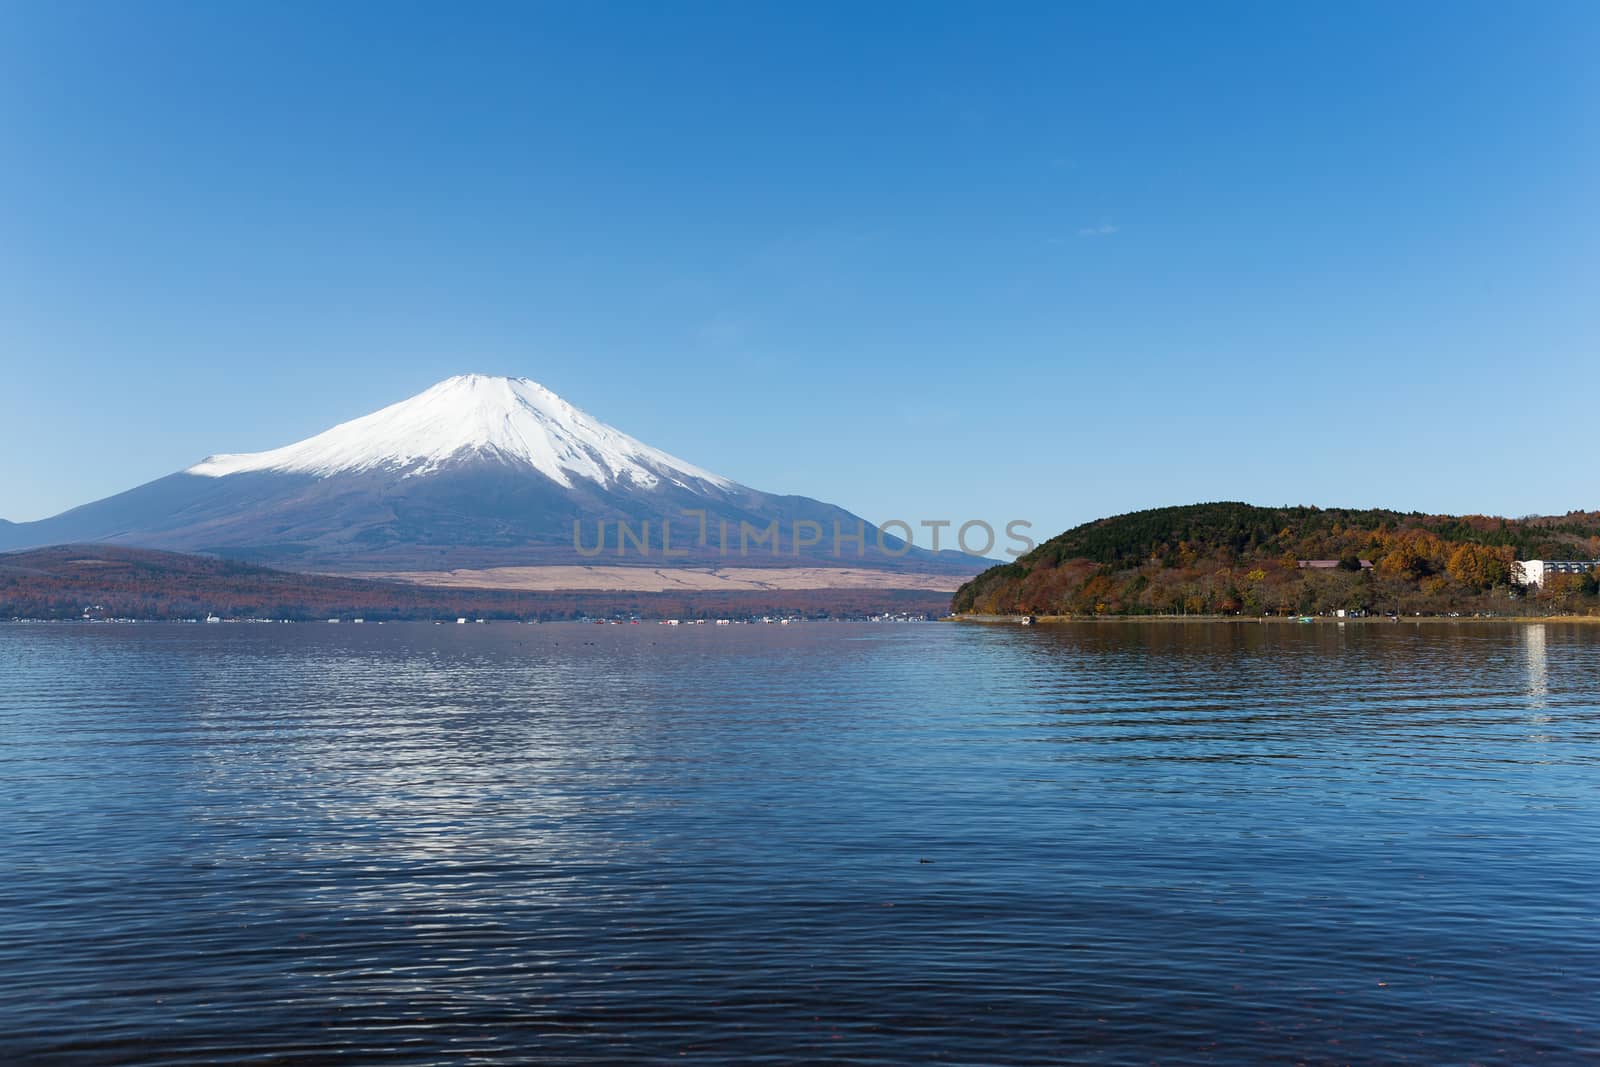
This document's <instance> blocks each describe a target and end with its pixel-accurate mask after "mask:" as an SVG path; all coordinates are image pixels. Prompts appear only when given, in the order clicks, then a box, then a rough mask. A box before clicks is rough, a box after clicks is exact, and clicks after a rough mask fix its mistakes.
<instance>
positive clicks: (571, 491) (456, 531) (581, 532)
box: [0, 375, 977, 574]
mask: <svg viewBox="0 0 1600 1067" xmlns="http://www.w3.org/2000/svg"><path fill="white" fill-rule="evenodd" d="M619 523H624V524H626V525H627V528H628V530H629V532H630V533H631V534H632V535H633V541H631V542H629V543H628V544H627V545H626V547H623V546H621V545H620V544H619V542H621V537H620V533H619V530H618V525H617V524H619ZM575 524H578V525H577V526H576V528H575ZM836 525H837V529H838V530H839V531H840V532H841V533H842V534H843V535H844V536H845V537H849V536H851V535H854V534H856V533H858V532H859V533H860V534H862V535H863V536H862V542H863V543H862V544H861V545H860V547H859V548H858V546H857V544H856V542H854V541H846V540H841V542H840V543H839V545H838V548H839V552H838V554H835V551H834V549H835V543H834V539H833V533H834V530H835V528H836ZM603 530H604V531H608V534H607V536H605V538H604V540H601V536H602V532H603ZM774 531H775V533H774ZM742 534H743V535H744V536H741V535H742ZM702 535H703V536H702ZM813 536H815V537H816V538H817V541H818V543H817V544H805V543H804V542H805V541H807V540H810V539H811V538H812V537H813ZM669 539H670V543H669ZM74 542H77V543H81V542H109V543H114V544H123V545H134V546H140V547H145V548H156V549H167V550H173V551H183V552H207V553H214V554H217V555H223V556H228V557H231V558H236V559H246V560H254V561H258V562H272V563H275V564H277V565H280V566H292V567H302V568H315V569H323V570H362V571H386V570H407V571H415V570H433V569H438V570H443V569H450V568H463V567H489V566H515V565H530V564H547V565H548V564H565V563H593V562H595V561H596V558H597V557H598V556H604V558H605V560H606V561H607V562H610V563H643V564H650V565H656V566H659V565H661V564H662V563H663V562H668V563H669V564H670V565H684V564H693V563H701V564H703V563H729V562H732V561H735V560H736V561H738V562H739V563H740V564H742V565H747V566H748V565H754V566H762V565H782V564H784V563H793V562H794V561H795V560H796V559H803V560H806V561H808V562H812V563H818V562H821V563H828V562H832V563H835V564H838V565H847V566H877V567H886V568H891V569H902V570H904V569H915V570H924V571H926V570H930V569H931V570H936V571H942V572H947V573H968V574H969V573H972V572H973V571H975V570H976V569H977V565H976V561H974V560H972V559H971V558H970V557H966V556H964V555H961V554H959V553H948V552H947V553H941V554H939V555H937V556H936V555H934V554H932V553H928V552H925V551H922V550H920V549H916V548H911V547H909V546H905V545H904V544H903V543H902V542H900V541H898V540H897V539H895V538H893V537H889V536H885V537H883V538H882V539H881V542H880V538H879V533H878V531H877V529H876V528H875V527H874V526H872V525H871V524H868V523H866V522H864V520H862V519H860V518H859V517H858V516H855V515H852V514H851V513H849V512H848V511H845V510H844V509H842V508H839V507H836V506H834V505H831V504H827V503H824V502H822V501H818V500H814V499H811V498H809V497H800V496H780V495H775V494H770V493H764V492H761V491H759V490H756V489H752V488H750V487H748V486H743V485H740V484H738V483H737V482H734V481H732V480H730V479H727V478H723V477H721V476H719V475H716V474H712V473H711V472H709V471H706V470H704V469H702V468H700V467H697V466H695V465H693V464H690V463H688V462H685V461H684V460H680V459H678V458H676V457H674V456H671V455H668V454H667V453H665V452H662V451H660V450H658V449H655V448H652V447H650V446H649V445H646V444H644V443H643V442H642V441H639V440H637V439H636V438H633V437H630V436H629V435H627V434H625V433H623V432H622V431H620V430H618V429H616V428H614V427H611V426H608V425H606V424H605V423H603V422H601V421H600V420H598V419H596V418H594V417H593V416H591V415H588V414H586V413H585V412H582V411H580V410H578V409H577V408H575V407H573V406H572V405H570V404H568V403H567V402H565V401H564V400H562V399H561V398H560V397H558V396H556V395H555V394H554V393H551V392H550V391H549V390H547V389H545V388H543V387H542V386H540V385H538V384H537V383H534V382H531V381H529V380H527V379H525V378H519V379H509V378H493V377H486V376H483V375H463V376H460V377H456V378H451V379H448V380H446V381H444V382H441V383H439V384H438V385H436V386H434V387H432V388H430V389H428V390H426V391H424V392H423V393H420V394H418V395H417V396H414V397H412V398H410V399H408V400H404V401H401V402H400V403H398V404H393V405H390V406H389V407H386V408H383V409H382V410H380V411H376V412H373V413H372V414H370V415H366V416H363V417H361V418H358V419H354V420H351V421H349V422H346V423H342V424H341V425H339V426H335V427H333V428H332V429H330V430H327V431H325V432H323V433H320V434H317V435H315V436H313V437H310V438H307V439H306V440H304V441H300V442H298V443H295V444H292V445H288V446H286V447H283V448H278V449H273V450H271V451H267V452H258V453H248V454H222V455H214V456H210V457H208V458H206V459H204V460H202V461H201V462H199V463H197V464H195V465H194V466H192V467H190V468H188V469H187V470H184V471H180V472H178V473H176V474H171V475H168V476H167V477H165V478H161V479H158V480H156V481H154V482H150V483H148V484H146V485H143V486H139V487H138V488H135V489H131V490H128V491H127V492H124V493H120V494H117V495H116V496H112V497H108V498H106V499H104V500H99V501H96V502H94V503H91V504H86V505H83V506H82V507H78V508H74V509H72V510H70V511H67V512H64V513H62V514H60V515H57V516H55V517H53V518H49V519H44V520H41V521H39V522H32V523H20V524H13V525H9V526H8V527H3V528H0V548H26V547H33V546H39V545H49V544H65V543H74ZM597 548H598V549H599V551H596V549H597ZM669 549H670V555H668V554H667V553H668V550H669Z"/></svg>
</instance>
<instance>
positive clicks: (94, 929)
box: [0, 623, 1600, 1064]
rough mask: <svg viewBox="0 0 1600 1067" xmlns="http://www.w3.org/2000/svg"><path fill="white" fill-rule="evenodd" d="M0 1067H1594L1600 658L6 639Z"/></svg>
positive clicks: (1196, 634)
mask: <svg viewBox="0 0 1600 1067" xmlns="http://www.w3.org/2000/svg"><path fill="white" fill-rule="evenodd" d="M0 846H3V857H4V859H3V867H0V1059H4V1060H5V1061H6V1062H8V1063H32V1062H38V1063H72V1064H78V1063H84V1064H100V1063H162V1064H176V1063H196V1064H199V1063H225V1062H239V1063H243V1062H249V1063H317V1062H333V1061H337V1062H340V1063H347V1064H348V1063H377V1062H383V1063H405V1064H431V1063H439V1064H444V1063H468V1062H471V1063H529V1062H531V1063H639V1062H665V1061H668V1060H670V1061H672V1062H702V1063H704V1062H716V1063H729V1064H734V1063H737V1064H749V1063H763V1062H765V1063H793V1062H797V1061H802V1062H803V1061H818V1060H832V1061H844V1062H852V1063H867V1064H917V1063H927V1062H952V1063H967V1064H1021V1063H1050V1062H1063V1061H1071V1062H1075V1063H1094V1064H1145V1063H1161V1064H1173V1063H1197V1064H1202V1063H1244V1062H1275V1063H1297V1062H1298V1063H1310V1064H1323V1063H1326V1064H1336V1063H1350V1062H1366V1063H1372V1062H1383V1063H1417V1064H1441V1063H1505V1064H1529V1063H1534V1062H1543V1063H1580V1062H1593V1061H1595V1060H1596V1059H1597V1058H1600V890H1597V888H1596V887H1597V882H1600V627H1596V628H1593V629H1591V628H1586V627H1581V626H1571V625H1567V626H1563V625H1553V624H1552V625H1542V626H1514V625H1494V624H1473V625H1449V624H1442V623H1441V624H1431V625H1428V624H1411V623H1402V624H1378V623H1369V624H1350V625H1348V626H1344V625H1335V624H1332V623H1327V624H1318V625H1302V626H1296V625H1293V624H1287V625H1262V624H1238V625H1228V624H1216V623H1193V624H1182V623H1167V624H1143V625H1140V624H1117V623H1105V624H1084V625H1069V626H1039V627H1033V628H1023V627H1014V626H979V625H961V624H923V625H871V624H825V623H815V624H803V625H794V626H786V627H779V626H736V627H713V626H697V627H687V626H681V627H665V626H656V625H640V626H583V625H577V624H571V625H544V626H519V625H513V624H491V625H486V626H461V627H457V626H432V625H422V624H417V625H410V624H408V625H394V624H391V625H388V626H383V627H379V626H374V625H371V624H368V625H365V626H353V625H350V624H348V623H347V624H343V625H339V626H332V625H327V624H305V625H212V626H205V625H181V624H151V623H144V624H137V625H87V624H83V625H78V624H53V625H52V624H5V625H0Z"/></svg>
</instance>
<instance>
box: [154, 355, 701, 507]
mask: <svg viewBox="0 0 1600 1067" xmlns="http://www.w3.org/2000/svg"><path fill="white" fill-rule="evenodd" d="M474 458H476V459H487V460H494V461H498V462H503V463H507V464H522V465H526V466H527V467H530V468H532V469H533V470H535V471H537V472H538V473H540V474H542V475H544V476H545V477H546V478H549V479H550V480H551V481H553V482H555V483H556V484H557V485H560V486H563V487H565V488H569V489H570V488H572V485H573V479H574V478H578V479H583V480H586V481H590V482H594V483H595V484H596V485H600V486H603V487H604V486H616V485H622V484H629V485H633V486H638V487H640V488H645V489H651V488H654V487H655V486H656V485H657V484H658V483H659V482H660V481H661V479H663V478H665V479H666V480H668V481H669V482H672V483H674V484H676V485H679V486H682V487H684V488H691V487H692V486H694V485H696V484H709V485H711V486H714V487H716V488H718V489H730V488H732V487H733V483H732V482H731V481H729V480H728V479H726V478H721V477H718V476H717V475H715V474H712V473H710V472H709V471H704V470H701V469H700V468H699V467H696V466H693V465H691V464H688V463H685V462H684V461H683V460H681V459H677V458H675V457H673V456H669V455H667V454H666V453H665V452H661V451H658V450H657V449H654V448H651V447H650V446H649V445H647V444H645V443H644V442H643V441H639V440H636V439H635V438H632V437H629V436H628V435H627V434H625V433H623V432H622V431H621V430H618V429H616V428H614V427H611V426H607V425H606V424H605V423H603V422H601V421H600V420H599V419H596V418H595V417H593V416H592V415H589V414H587V413H585V412H582V411H579V410H578V409H577V408H575V407H573V406H572V405H571V404H569V403H567V402H566V401H565V400H562V399H561V398H560V397H559V396H557V395H556V394H554V393H552V392H551V391H550V390H548V389H546V388H545V387H544V386H542V385H540V384H539V383H538V382H535V381H531V380H529V379H527V378H494V377H489V376H488V375H483V374H462V375H458V376H456V377H454V378H447V379H445V380H444V381H442V382H440V383H439V384H438V385H435V386H434V387H433V388H431V389H428V390H426V391H425V392H422V393H419V394H417V395H416V396H414V397H412V398H410V399H409V400H402V401H401V402H400V403H398V404H391V405H390V406H388V407H386V408H383V409H382V410H380V411H374V412H373V413H372V414H370V415H363V416H362V417H361V418H359V419H352V420H351V421H349V422H346V423H341V424H340V425H338V426H335V427H334V428H333V429H331V430H328V431H326V432H324V433H319V434H317V435H316V436H315V437H308V438H307V439H306V440H304V441H301V442H299V443H297V444H292V445H289V446H287V447H285V448H277V449H273V450H272V451H270V452H252V453H244V454H239V455H221V456H209V457H207V458H206V459H204V460H202V461H200V462H199V463H196V464H195V465H194V466H192V467H190V468H189V469H188V471H187V472H186V473H189V474H199V475H203V476H205V477H208V478H222V477H226V476H228V475H230V474H243V473H245V472H248V471H279V472H283V473H290V474H314V475H316V476H318V477H323V478H325V477H328V476H330V475H335V474H359V473H364V472H367V471H392V472H398V473H401V474H403V475H404V476H406V477H416V476H425V475H428V474H432V473H434V472H435V471H438V470H440V469H441V468H443V467H446V466H448V465H450V464H452V463H459V462H461V461H463V460H466V459H474Z"/></svg>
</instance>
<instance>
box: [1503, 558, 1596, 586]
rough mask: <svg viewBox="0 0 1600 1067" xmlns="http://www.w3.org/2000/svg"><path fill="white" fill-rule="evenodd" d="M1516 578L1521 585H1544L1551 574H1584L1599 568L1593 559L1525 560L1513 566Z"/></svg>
mask: <svg viewBox="0 0 1600 1067" xmlns="http://www.w3.org/2000/svg"><path fill="white" fill-rule="evenodd" d="M1515 566H1516V568H1517V578H1518V580H1519V581H1521V582H1522V584H1523V585H1538V586H1542V585H1544V582H1545V578H1546V576H1547V575H1551V574H1585V573H1587V572H1588V571H1590V570H1593V569H1594V568H1596V567H1600V560H1595V559H1525V560H1520V561H1518V562H1517V563H1516V564H1515Z"/></svg>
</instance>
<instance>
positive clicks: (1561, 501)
mask: <svg viewBox="0 0 1600 1067" xmlns="http://www.w3.org/2000/svg"><path fill="white" fill-rule="evenodd" d="M1597 56H1600V4H1596V3H1592V2H1579V3H1568V4H1561V3H1538V4H1527V5H1518V4H1510V3H1496V4H1469V3H1443V2H1439V3H1408V4H1394V3H1379V4H1359V3H1356V4H1343V3H1341V4H1322V5H1309V4H1278V3H1261V4H1250V5H1240V6H1234V5H1227V4H1195V3H1184V4H1154V3H1148V4H1122V3H1108V4H1104V5H1080V4H1056V3H1052V4H1042V5H1037V6H1033V5H1020V4H1012V5H986V4H976V3H974V4H969V5H923V4H908V3H893V4H879V5H863V4H859V3H818V2H814V0H807V2H805V3H791V4H786V5H777V4H766V3H729V4H721V5H698V4H678V3H672V4H659V3H630V4H602V3H578V2H567V3H550V4H532V3H508V4H504V5H493V4H487V3H476V4H471V5H450V4H444V3H432V4H400V3H392V2H383V3H370V4H362V3H353V2H346V3H337V4H327V3H314V4H294V3H280V2H273V3H265V2H262V3H254V4H245V3H237V2H221V3H215V4H202V3H193V2H183V3H174V4H161V3H150V2H141V3H138V4H132V3H114V2H109V0H107V2H100V3H81V2H71V0H65V2H63V0H37V2H32V3H17V2H15V0H13V2H11V3H6V4H4V5H3V6H0V516H3V517H5V518H9V519H13V520H24V519H33V518H40V517H43V516H45V515H49V514H52V513H54V512H56V511H59V510H61V509H63V508H66V507H69V506H72V505H75V504H79V503H83V502H86V501H88V500H91V499H95V498H98V497H100V496H104V495H107V494H109V493H112V492H116V491H119V490H122V489H125V488H129V487H131V486H133V485H135V484H138V483H141V482H144V481H148V480H150V479H152V478H156V477H159V476H161V475H163V474H166V473H169V472H171V471H173V470H176V469H179V468H181V467H184V466H187V465H189V464H191V463H193V462H195V461H197V460H198V459H200V458H201V457H202V456H205V455H206V454H208V453H212V452H223V451H247V450H249V451H253V450H258V449H263V448H268V447H274V446H278V445H282V444H286V443H288V442H290V441H293V440H297V439H299V438H302V437H305V436H307V435H309V434H311V433H314V432H317V431H319V430H322V429H324V428H326V427H328V426H330V425H332V424H333V423H335V422H339V421H342V420H344V419H347V418H351V417H354V416H356V415H360V414H364V413H366V412H367V411H370V410H372V409H374V408H377V407H379V406H381V405H383V404H386V403H390V402H393V401H395V400H399V399H402V398H404V397H406V396H409V395H411V394H413V393H415V392H417V391H419V390H421V389H423V388H425V387H426V386H428V385H429V384H431V383H433V382H434V381H436V380H438V379H440V378H443V377H446V376H448V375H451V374H455V373H460V372H466V371H481V372H485V373H496V374H516V375H527V376H529V377H532V378H534V379H537V380H538V381H540V382H543V383H544V384H545V385H547V386H549V387H550V388H552V389H554V390H556V391H557V392H558V393H561V394H562V395H563V396H565V397H566V398H568V399H569V400H571V401H573V402H574V403H576V404H577V405H579V406H580V407H583V408H585V409H587V410H589V411H590V412H592V413H593V414H595V415H597V416H599V417H601V418H603V419H605V420H607V421H609V422H611V423H613V424H615V425H617V426H619V427H621V428H622V429H624V430H626V431H628V432H630V433H632V434H634V435H635V436H638V437H640V438H643V439H644V440H645V441H648V442H650V443H651V444H654V445H656V446H658V447H661V448H664V449H666V450H668V451H670V452H673V453H676V454H677V455H680V456H682V457H684V458H685V459H688V460H690V461H691V462H693V463H696V464H699V465H701V466H704V467H708V468H710V469H712V470H715V471H717V472H719V473H722V474H725V475H728V476H730V477H733V478H736V479H738V480H740V481H743V482H745V483H747V484H750V485H753V486H756V487H759V488H762V489H766V490H770V491H776V492H796V493H804V494H807V495H810V496H816V497H820V498H823V499H827V500H830V501H833V502H836V503H840V504H843V505H845V506H847V507H849V508H851V509H853V510H855V511H857V512H860V513H861V514H863V515H865V516H867V517H868V518H871V519H874V520H884V519H888V518H903V519H907V520H911V521H918V520H921V519H938V518H951V519H955V520H958V521H959V520H962V519H966V518H986V519H989V520H991V521H993V522H996V523H997V524H998V523H1000V522H1003V521H1004V520H1006V519H1010V518H1026V519H1030V520H1032V521H1033V522H1034V523H1035V525H1036V529H1037V530H1038V531H1039V532H1041V533H1054V532H1056V531H1058V530H1059V529H1061V528H1064V527H1065V526H1068V525H1071V524H1073V523H1076V522H1079V521H1083V520H1087V519H1090V518H1093V517H1096V516H1099V515H1103V514H1109V513H1115V512H1121V511H1127V510H1131V509H1134V508H1139V507H1146V506H1155V505H1162V504H1171V503H1186V502H1191V501H1197V500H1214V499H1241V500H1247V501H1251V502H1255V503H1261V504H1277V503H1309V504H1323V505H1353V506H1367V505H1372V506H1391V507H1399V508H1404V509H1412V508H1415V509H1421V510H1438V511H1482V512H1496V513H1508V514H1524V513H1529V512H1550V511H1565V510H1568V509H1571V508H1578V507H1586V508H1595V507H1600V468H1597V465H1596V463H1595V462H1594V457H1595V453H1596V434H1595V425H1596V408H1597V402H1600V377H1597V373H1596V372H1597V371H1600V270H1597V264H1600V258H1597V257H1600V241H1597V238H1600V210H1597V205H1596V194H1597V192H1600V106H1597V105H1600V61H1597V58H1596V57H1597Z"/></svg>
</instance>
